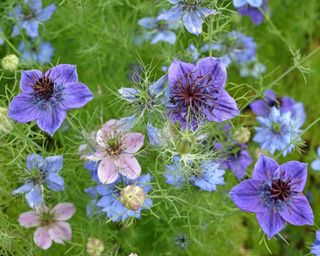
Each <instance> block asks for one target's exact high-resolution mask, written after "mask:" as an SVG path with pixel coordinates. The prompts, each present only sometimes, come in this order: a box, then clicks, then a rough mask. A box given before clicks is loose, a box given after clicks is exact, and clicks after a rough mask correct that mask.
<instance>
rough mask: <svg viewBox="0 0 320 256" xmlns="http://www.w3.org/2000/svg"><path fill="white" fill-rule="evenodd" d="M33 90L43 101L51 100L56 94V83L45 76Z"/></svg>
mask: <svg viewBox="0 0 320 256" xmlns="http://www.w3.org/2000/svg"><path fill="white" fill-rule="evenodd" d="M33 90H34V91H35V92H36V93H37V94H38V95H39V96H40V97H41V98H43V99H50V98H51V97H52V95H53V93H54V83H53V82H52V80H51V79H50V78H48V77H47V76H45V75H43V76H42V77H41V78H40V79H39V80H38V81H37V82H36V83H35V84H34V85H33Z"/></svg>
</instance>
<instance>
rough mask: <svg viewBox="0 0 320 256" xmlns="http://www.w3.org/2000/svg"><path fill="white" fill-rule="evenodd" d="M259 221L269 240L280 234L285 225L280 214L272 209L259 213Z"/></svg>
mask: <svg viewBox="0 0 320 256" xmlns="http://www.w3.org/2000/svg"><path fill="white" fill-rule="evenodd" d="M257 220H258V222H259V224H260V226H261V228H262V230H263V232H264V233H266V235H267V236H268V238H269V239H270V238H271V237H273V236H274V235H275V234H277V233H279V232H280V231H281V230H282V229H283V228H284V225H285V221H284V219H283V218H282V217H281V216H280V214H279V213H278V212H276V211H273V210H272V209H270V210H266V211H264V212H259V213H257Z"/></svg>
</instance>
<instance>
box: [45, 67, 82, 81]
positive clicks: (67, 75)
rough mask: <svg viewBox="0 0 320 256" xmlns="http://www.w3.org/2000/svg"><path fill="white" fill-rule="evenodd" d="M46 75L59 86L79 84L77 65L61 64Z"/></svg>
mask: <svg viewBox="0 0 320 256" xmlns="http://www.w3.org/2000/svg"><path fill="white" fill-rule="evenodd" d="M46 75H47V76H49V78H51V79H52V80H53V81H54V82H55V83H58V84H65V83H76V82H78V74H77V70H76V66H75V65H69V64H60V65H58V66H55V67H53V68H51V69H49V70H48V71H47V72H46Z"/></svg>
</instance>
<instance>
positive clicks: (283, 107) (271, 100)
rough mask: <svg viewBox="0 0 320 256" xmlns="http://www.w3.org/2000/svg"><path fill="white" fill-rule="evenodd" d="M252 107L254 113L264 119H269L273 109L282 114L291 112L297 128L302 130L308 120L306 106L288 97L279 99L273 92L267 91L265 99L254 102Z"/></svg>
mask: <svg viewBox="0 0 320 256" xmlns="http://www.w3.org/2000/svg"><path fill="white" fill-rule="evenodd" d="M250 107H251V109H252V111H253V113H255V114H256V115H258V116H262V117H268V116H269V115H270V112H271V109H272V107H276V108H278V109H279V110H280V112H281V114H284V113H288V112H290V113H291V119H292V120H294V125H295V127H296V128H300V127H301V126H302V125H303V124H304V122H305V119H306V114H305V111H304V106H303V104H302V103H301V102H295V101H294V100H293V99H292V98H290V97H287V96H285V97H277V96H276V94H275V93H274V92H273V91H272V90H266V91H265V93H264V98H263V99H259V100H255V101H253V102H252V103H251V104H250Z"/></svg>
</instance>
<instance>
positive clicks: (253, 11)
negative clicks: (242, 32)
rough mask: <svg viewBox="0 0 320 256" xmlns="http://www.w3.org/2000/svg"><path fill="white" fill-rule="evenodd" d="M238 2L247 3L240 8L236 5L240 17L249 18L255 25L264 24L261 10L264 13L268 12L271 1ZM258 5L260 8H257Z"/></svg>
mask: <svg viewBox="0 0 320 256" xmlns="http://www.w3.org/2000/svg"><path fill="white" fill-rule="evenodd" d="M238 2H247V3H245V4H244V5H241V6H240V7H237V6H236V5H235V7H236V8H237V10H238V13H239V15H240V16H249V17H250V18H251V21H252V22H253V23H254V24H255V25H260V24H261V23H262V22H263V20H264V15H263V13H262V12H261V11H260V8H261V9H262V10H263V12H267V10H268V2H269V0H262V1H261V0H240V1H238ZM260 3H261V4H260ZM258 4H259V6H257V5H258Z"/></svg>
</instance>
